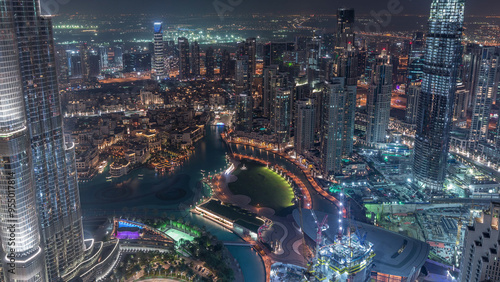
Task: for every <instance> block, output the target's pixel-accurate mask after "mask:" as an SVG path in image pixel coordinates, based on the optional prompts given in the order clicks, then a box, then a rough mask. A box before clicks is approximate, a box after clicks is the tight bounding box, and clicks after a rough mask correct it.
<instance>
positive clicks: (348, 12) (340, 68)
mask: <svg viewBox="0 0 500 282" xmlns="http://www.w3.org/2000/svg"><path fill="white" fill-rule="evenodd" d="M354 23H355V13H354V10H353V9H345V8H340V9H339V10H338V11H337V44H336V46H335V55H334V56H335V57H336V59H335V63H334V70H333V72H334V75H335V76H336V77H342V78H343V79H345V87H346V90H347V92H346V93H345V95H346V96H345V99H344V101H345V103H346V104H345V105H344V110H345V111H344V117H343V118H342V122H343V128H342V132H343V133H342V154H343V155H344V156H345V157H347V156H350V155H351V154H352V149H353V144H354V141H353V140H354V119H355V111H356V95H357V83H358V72H359V70H358V57H359V56H358V53H357V52H358V50H357V48H356V47H355V34H354Z"/></svg>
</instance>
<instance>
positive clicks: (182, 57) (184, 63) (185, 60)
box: [177, 37, 191, 79]
mask: <svg viewBox="0 0 500 282" xmlns="http://www.w3.org/2000/svg"><path fill="white" fill-rule="evenodd" d="M177 43H178V44H179V77H180V79H187V78H189V77H190V76H191V67H190V65H189V41H188V39H187V38H185V37H179V39H178V41H177Z"/></svg>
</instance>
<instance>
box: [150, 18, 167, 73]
mask: <svg viewBox="0 0 500 282" xmlns="http://www.w3.org/2000/svg"><path fill="white" fill-rule="evenodd" d="M153 40H154V42H153V45H154V54H153V55H154V59H153V68H154V70H155V72H156V80H161V79H163V77H164V76H165V63H164V62H163V57H164V51H163V29H162V22H155V23H154V39H153Z"/></svg>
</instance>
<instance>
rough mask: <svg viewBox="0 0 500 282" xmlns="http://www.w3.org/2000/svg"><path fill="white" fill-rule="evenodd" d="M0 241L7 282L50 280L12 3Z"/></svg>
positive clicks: (0, 63) (6, 11)
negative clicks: (46, 269)
mask: <svg viewBox="0 0 500 282" xmlns="http://www.w3.org/2000/svg"><path fill="white" fill-rule="evenodd" d="M0 10H1V13H0V18H1V20H0V34H1V35H2V36H0V75H1V80H0V241H1V242H2V244H1V246H2V251H1V253H2V254H3V257H2V266H3V274H4V278H5V281H47V278H46V273H45V260H44V257H43V252H42V249H41V247H40V229H39V222H38V216H37V210H36V199H35V185H34V179H33V164H32V160H31V150H30V145H29V139H28V128H27V126H26V124H27V120H26V112H25V106H24V99H23V91H22V90H23V89H22V85H21V76H20V68H19V59H18V53H17V48H16V45H15V43H16V34H15V31H14V22H13V17H12V5H11V2H9V1H0Z"/></svg>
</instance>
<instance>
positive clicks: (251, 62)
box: [236, 38, 257, 84]
mask: <svg viewBox="0 0 500 282" xmlns="http://www.w3.org/2000/svg"><path fill="white" fill-rule="evenodd" d="M256 55H257V41H256V39H255V38H247V40H245V41H244V42H241V43H239V44H238V54H237V58H236V59H237V60H242V59H244V60H247V65H248V70H247V71H248V74H247V76H248V81H249V82H250V84H251V83H252V82H253V76H254V75H255V71H256V69H257V57H256Z"/></svg>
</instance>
